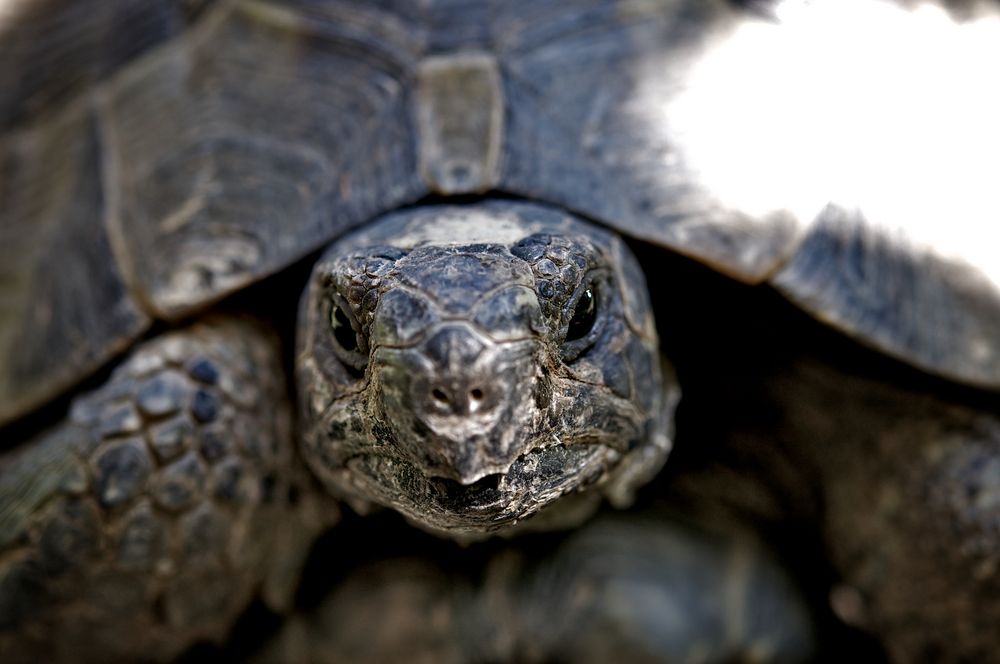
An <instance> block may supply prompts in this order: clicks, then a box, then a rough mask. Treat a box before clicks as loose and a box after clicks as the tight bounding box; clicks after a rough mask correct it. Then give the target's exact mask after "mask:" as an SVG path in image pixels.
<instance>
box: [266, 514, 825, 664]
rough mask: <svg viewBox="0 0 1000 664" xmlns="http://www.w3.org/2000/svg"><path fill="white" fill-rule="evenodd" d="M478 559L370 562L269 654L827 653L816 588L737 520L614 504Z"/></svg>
mask: <svg viewBox="0 0 1000 664" xmlns="http://www.w3.org/2000/svg"><path fill="white" fill-rule="evenodd" d="M717 525H719V524H717ZM554 539H562V541H560V543H558V544H556V545H554V546H553V540H554ZM480 546H484V545H480ZM477 556H478V553H472V554H471V555H470V557H472V558H473V559H475V558H476V557H477ZM459 558H461V555H459ZM471 567H472V569H465V568H463V569H461V570H460V569H456V568H455V567H454V566H453V565H451V566H450V565H447V564H442V563H441V562H440V561H438V560H433V559H427V558H413V557H409V558H390V559H382V560H380V561H377V562H368V563H366V564H363V565H361V566H360V567H359V568H357V569H355V570H353V571H352V573H351V574H350V575H349V576H348V577H347V578H346V580H344V581H343V582H342V583H340V584H339V585H338V586H337V587H336V588H335V590H334V591H333V592H332V593H331V595H330V596H329V597H328V599H327V600H326V601H325V602H324V604H323V605H322V606H321V607H320V608H319V610H317V611H316V612H315V613H313V614H308V615H300V616H296V617H294V618H293V619H292V620H291V621H289V623H288V624H287V625H286V627H285V629H284V631H283V632H282V633H281V634H279V636H278V637H277V638H276V639H275V641H274V642H272V643H271V644H270V646H269V647H268V649H266V650H265V651H264V652H263V653H261V654H260V655H259V656H258V658H257V660H256V661H258V662H263V663H270V662H286V661H294V662H355V663H365V662H371V663H376V662H378V663H380V664H382V663H386V662H407V663H421V662H427V663H428V664H431V663H434V664H461V663H463V662H615V661H620V662H648V663H650V664H667V663H670V664H675V663H678V662H701V663H711V662H719V663H721V662H737V661H738V662H804V661H810V657H811V656H812V655H813V654H814V652H813V647H814V641H813V639H814V635H815V633H814V629H813V626H812V617H811V614H810V613H809V610H808V609H807V608H806V604H805V602H804V600H803V598H802V597H801V596H800V595H799V593H798V590H797V589H796V587H795V586H794V585H793V583H792V582H791V581H790V579H789V577H788V576H787V575H786V573H785V572H784V570H783V569H782V568H781V567H779V565H778V564H777V563H776V562H775V561H774V560H773V559H772V558H770V557H769V555H768V554H767V553H766V552H765V551H764V549H762V548H761V546H760V545H759V544H758V543H757V542H756V540H755V539H754V537H753V536H752V535H750V534H749V533H748V532H744V531H742V530H740V529H738V528H735V527H731V528H730V527H719V528H714V529H712V530H709V529H706V528H704V527H702V526H701V525H695V524H693V523H689V522H687V521H686V520H683V519H679V518H677V517H676V516H672V515H671V514H669V513H665V512H662V511H657V510H647V511H646V512H644V513H641V514H638V515H636V514H626V513H608V514H604V515H602V516H600V517H598V518H597V519H595V520H594V521H592V522H589V523H588V524H586V525H585V526H583V527H582V528H581V529H580V530H578V531H576V532H573V533H571V534H569V535H568V536H566V535H564V536H562V537H560V536H559V535H542V536H526V537H523V538H518V539H517V540H515V541H513V542H512V543H510V544H507V545H504V546H503V548H502V549H501V550H500V551H499V553H497V554H496V555H494V556H493V557H492V558H491V559H490V560H489V562H488V563H487V564H486V565H485V568H480V567H478V566H476V565H472V566H471Z"/></svg>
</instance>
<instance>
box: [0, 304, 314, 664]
mask: <svg viewBox="0 0 1000 664" xmlns="http://www.w3.org/2000/svg"><path fill="white" fill-rule="evenodd" d="M279 357H280V355H279V353H278V352H277V349H276V340H275V339H274V338H273V336H272V335H271V334H269V333H267V332H266V331H264V330H263V329H262V328H261V327H260V326H258V325H256V324H253V323H251V322H250V321H247V320H220V319H216V320H210V321H207V322H204V323H200V324H198V325H195V326H193V327H191V328H189V329H184V330H179V331H176V332H170V333H167V334H164V335H163V336H161V337H158V338H156V339H154V340H152V341H150V342H147V343H145V344H142V345H140V346H139V347H138V348H137V349H136V350H135V351H134V352H133V353H132V355H131V357H130V358H129V359H128V360H127V361H126V362H124V363H123V364H122V365H121V366H120V367H119V368H118V369H117V370H116V371H115V372H114V374H113V375H112V377H111V379H110V380H109V381H108V383H107V384H106V385H104V386H103V387H101V388H99V389H98V390H96V391H95V392H93V393H91V394H87V395H82V396H80V397H79V398H77V399H76V400H75V401H74V402H73V407H72V412H71V415H70V417H69V418H68V419H67V421H65V422H64V423H63V424H61V425H60V426H58V427H56V428H54V429H52V430H49V431H47V432H45V433H43V434H41V435H40V436H39V437H38V438H37V439H34V440H29V441H26V442H24V443H23V444H22V445H20V446H18V447H17V448H15V449H14V450H13V451H11V452H9V453H7V454H6V455H5V456H4V457H2V459H0V660H2V661H4V662H21V661H24V662H28V661H74V662H78V661H94V662H98V661H101V662H105V661H114V660H123V661H127V660H135V659H142V660H145V661H157V660H166V659H169V658H171V657H173V656H175V655H177V654H178V653H179V652H181V651H182V650H183V649H184V648H185V647H187V646H188V645H189V644H190V643H192V642H194V641H197V640H203V639H210V640H218V639H220V638H222V637H223V636H224V635H225V633H226V631H227V629H228V627H229V626H230V625H231V623H232V621H233V620H234V619H235V618H236V616H237V615H238V614H239V612H240V611H242V610H243V609H244V607H245V606H246V604H247V603H248V602H249V599H250V597H251V596H252V595H253V594H255V593H257V592H258V591H259V590H260V588H261V585H262V584H263V583H264V582H265V581H266V578H265V577H268V576H270V577H271V578H272V581H271V582H272V583H277V584H279V585H281V584H284V585H286V586H288V584H289V581H288V579H287V578H284V579H282V578H280V576H281V574H282V573H284V574H285V576H286V577H287V575H288V574H287V568H286V569H282V566H286V567H287V566H288V565H290V566H291V567H293V568H294V566H295V556H299V557H301V556H302V555H303V554H304V551H305V544H304V543H302V537H301V536H300V535H298V534H296V533H295V531H294V530H292V529H289V531H288V533H287V535H288V536H294V538H295V539H294V541H295V542H298V543H299V544H298V546H291V547H290V548H291V549H293V550H291V551H283V550H282V548H281V545H282V544H284V543H290V542H291V540H287V539H283V537H282V536H281V535H279V533H280V532H281V529H284V528H286V526H289V525H291V518H290V517H291V516H292V510H291V506H290V505H289V489H290V487H291V486H292V482H293V481H294V479H295V478H293V469H294V468H295V465H294V459H293V450H292V440H291V418H290V414H291V412H290V408H289V403H288V397H287V393H288V392H287V387H286V384H285V379H284V376H283V372H282V370H281V367H280V365H279V363H278V358H279ZM298 527H299V528H300V530H299V531H298V532H299V533H302V532H305V531H306V530H307V528H306V527H305V526H304V525H301V524H300V525H299V526H298ZM296 548H298V549H300V550H299V551H294V549H296ZM292 575H293V576H294V572H293V573H292ZM290 591H291V587H285V588H280V587H279V588H274V589H273V592H272V595H274V596H275V597H277V596H278V595H280V594H282V593H285V594H287V593H289V592H290Z"/></svg>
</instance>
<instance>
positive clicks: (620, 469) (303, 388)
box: [297, 202, 674, 536]
mask: <svg viewBox="0 0 1000 664" xmlns="http://www.w3.org/2000/svg"><path fill="white" fill-rule="evenodd" d="M299 333H300V339H299V355H298V368H297V370H298V383H299V390H300V400H301V402H302V411H303V417H304V419H303V434H304V450H305V456H306V458H307V460H308V463H309V464H310V466H311V467H312V469H313V471H314V472H315V473H316V474H317V475H318V476H319V477H320V478H321V479H322V480H323V481H324V483H325V484H326V485H327V487H328V488H329V489H330V490H332V491H333V492H334V493H335V494H337V495H340V496H344V497H347V498H349V499H353V500H354V501H355V502H356V501H357V500H359V499H360V500H361V501H362V502H367V501H372V502H375V503H378V504H382V505H386V506H390V507H393V508H395V509H397V510H399V511H400V512H402V513H403V514H405V515H406V516H407V517H409V518H410V519H411V520H413V521H415V522H417V523H418V524H420V525H422V526H423V527H425V528H428V529H431V530H435V531H444V532H449V533H451V534H454V535H458V536H468V535H470V534H476V533H484V532H491V531H495V530H499V529H502V528H505V527H508V526H510V525H512V524H514V523H516V522H517V521H518V520H520V519H523V518H524V517H527V516H530V515H532V514H534V513H535V512H537V511H538V510H540V509H542V508H544V507H546V506H548V505H550V504H552V503H561V504H564V505H567V506H568V505H570V504H577V505H581V504H582V503H589V502H592V498H596V497H598V496H600V495H601V493H604V494H606V495H609V496H610V497H611V498H612V499H613V500H617V501H619V502H627V500H628V497H629V494H630V493H631V490H632V489H633V488H634V487H635V485H637V484H638V483H640V482H642V481H645V480H646V479H648V478H649V477H650V476H651V475H652V474H653V473H655V472H656V470H658V469H659V467H660V465H661V464H662V461H663V459H664V457H665V455H666V453H667V451H668V448H669V438H668V423H669V419H670V415H671V411H672V406H673V402H674V396H673V392H670V391H667V390H666V389H665V388H664V385H663V381H664V378H663V376H662V373H661V367H660V360H659V356H658V350H657V338H656V332H655V330H654V328H653V324H652V316H651V311H650V308H649V302H648V299H647V295H646V292H645V285H644V282H643V279H642V274H641V272H640V271H639V268H638V265H637V264H636V262H635V259H634V257H632V256H631V254H630V253H629V252H628V250H627V249H626V248H625V247H624V245H623V243H622V242H621V241H620V240H619V239H618V238H617V237H614V236H613V235H612V234H610V233H608V232H606V231H604V230H602V229H599V228H596V227H594V226H592V225H590V224H587V223H585V222H583V221H580V220H577V219H573V218H571V217H569V216H568V215H566V214H563V213H560V212H556V211H553V210H550V209H547V208H542V207H538V206H534V205H528V204H517V203H508V202H492V203H484V204H480V205H476V206H468V207H455V206H451V207H430V208H419V209H414V210H411V211H404V212H402V213H397V214H395V215H391V216H389V217H387V218H385V219H383V220H382V221H380V222H379V223H376V224H372V225H371V226H370V227H367V228H366V229H365V230H364V231H363V232H362V233H360V234H357V235H354V236H351V237H349V238H347V239H345V240H343V241H341V242H338V243H336V244H335V245H334V246H333V247H331V248H330V249H329V250H328V251H327V253H326V254H325V255H324V256H323V258H322V259H321V260H320V261H319V263H318V264H317V265H316V267H315V268H314V270H313V277H312V279H311V281H310V285H309V288H308V291H307V293H306V295H305V296H304V300H303V304H302V309H301V321H300V330H299ZM592 489H598V490H592ZM567 495H574V496H578V497H580V496H588V497H592V498H586V499H582V500H565V499H562V497H563V496H567ZM562 512H564V513H567V518H568V512H569V510H562ZM552 514H557V515H558V514H559V511H558V510H556V511H552V512H550V515H552ZM555 521H556V522H558V521H560V518H559V517H558V516H557V517H556V518H555Z"/></svg>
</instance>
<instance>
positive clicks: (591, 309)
mask: <svg viewBox="0 0 1000 664" xmlns="http://www.w3.org/2000/svg"><path fill="white" fill-rule="evenodd" d="M596 320H597V293H596V292H595V291H594V288H593V286H591V287H589V288H587V289H586V290H584V291H583V293H581V294H580V299H578V300H577V301H576V307H574V309H573V317H572V318H570V320H569V327H568V328H567V330H566V341H576V340H578V339H583V338H584V337H585V336H587V335H588V334H589V333H590V331H591V330H592V329H593V328H594V322H595V321H596Z"/></svg>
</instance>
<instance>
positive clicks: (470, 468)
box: [377, 322, 538, 485]
mask: <svg viewBox="0 0 1000 664" xmlns="http://www.w3.org/2000/svg"><path fill="white" fill-rule="evenodd" d="M380 351H381V352H379V353H377V358H378V360H377V364H378V369H379V382H380V384H381V388H382V389H381V401H382V409H383V412H384V413H385V420H386V421H387V423H388V425H389V426H390V427H391V428H392V429H393V433H394V435H393V440H394V442H395V444H396V446H397V447H398V448H400V450H401V451H402V452H404V453H405V454H406V456H408V457H409V458H410V459H411V460H412V461H413V463H414V464H415V465H416V466H417V467H418V468H420V469H421V470H422V472H423V473H424V475H426V476H427V477H444V478H448V479H451V480H454V481H456V482H459V483H461V484H462V485H471V484H474V483H476V482H478V481H479V480H481V479H482V478H484V477H486V476H487V475H492V474H497V473H505V472H506V471H507V470H508V469H509V468H510V466H511V464H512V463H513V462H514V460H515V459H517V458H518V457H519V456H521V455H522V454H524V453H525V452H526V451H527V450H528V449H529V448H530V447H531V446H532V441H531V437H530V435H529V432H530V431H531V429H532V427H531V424H532V422H533V421H535V419H536V417H535V411H536V410H537V406H536V405H535V400H534V398H533V395H534V392H535V385H536V382H537V380H536V373H537V371H536V366H537V365H536V354H537V352H538V343H537V342H536V341H532V340H528V341H514V342H502V343H497V342H494V341H492V340H490V339H489V338H488V337H486V336H485V335H484V334H482V333H480V332H478V331H477V330H475V329H474V328H473V327H472V326H470V325H467V324H465V323H462V322H451V323H447V324H445V325H442V326H441V327H439V328H437V329H435V330H432V331H431V333H430V334H428V335H427V336H426V338H425V339H424V340H423V341H422V342H421V343H419V344H417V345H415V346H412V347H409V348H403V349H388V348H387V349H380Z"/></svg>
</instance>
